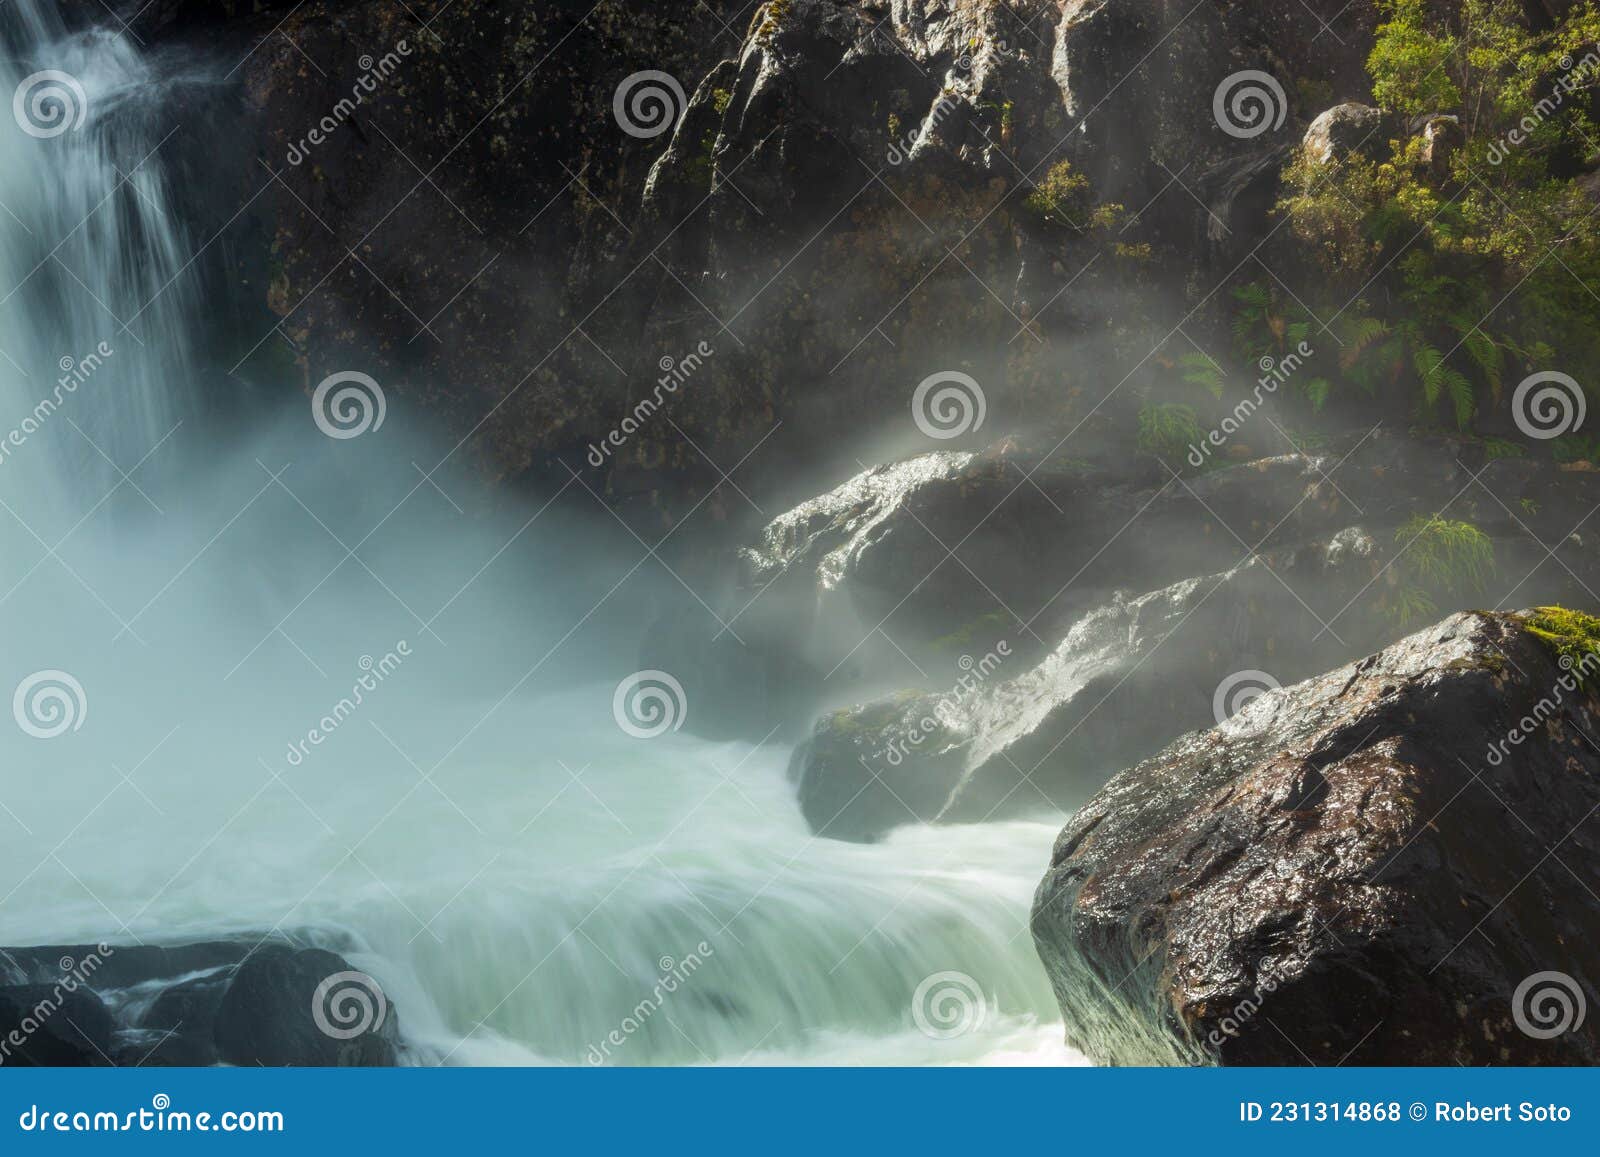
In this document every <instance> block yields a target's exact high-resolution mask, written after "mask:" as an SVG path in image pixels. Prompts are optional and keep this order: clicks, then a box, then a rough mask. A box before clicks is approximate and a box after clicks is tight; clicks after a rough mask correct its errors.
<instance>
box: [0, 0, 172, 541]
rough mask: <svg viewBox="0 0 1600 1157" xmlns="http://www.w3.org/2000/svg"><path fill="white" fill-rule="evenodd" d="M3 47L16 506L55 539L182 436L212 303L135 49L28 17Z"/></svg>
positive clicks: (1, 226)
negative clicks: (168, 175) (167, 169)
mask: <svg viewBox="0 0 1600 1157" xmlns="http://www.w3.org/2000/svg"><path fill="white" fill-rule="evenodd" d="M0 36H3V37H4V44H3V49H0V70H3V76H0V92H4V93H6V94H11V95H12V102H11V110H10V111H11V115H9V116H4V117H0V149H3V150H4V156H3V159H0V382H3V384H0V450H3V452H4V457H3V458H0V488H3V489H0V494H4V493H16V492H17V489H16V488H17V487H18V485H19V479H18V477H17V476H19V475H20V476H22V478H25V479H26V482H25V483H24V484H23V485H25V487H26V490H27V491H28V495H29V505H30V506H31V508H32V509H33V510H34V512H35V514H36V515H38V516H39V518H40V520H41V521H44V522H59V521H60V520H61V519H67V518H69V515H70V519H71V520H75V519H76V517H78V516H79V515H81V513H82V509H83V507H82V505H81V502H80V501H79V500H81V499H83V498H87V500H88V501H89V502H91V503H92V502H94V501H96V500H98V499H99V498H100V497H101V496H102V495H103V494H104V493H105V492H106V490H107V489H108V488H109V487H110V486H111V485H112V484H113V483H114V482H115V481H116V480H118V479H120V478H121V476H122V472H123V471H130V470H132V469H133V467H134V466H135V465H136V464H137V463H139V462H140V461H141V459H143V458H144V457H145V456H146V455H147V454H148V453H149V452H150V451H151V449H152V448H153V447H155V446H156V445H157V444H158V443H159V442H160V441H161V439H162V438H163V437H165V436H166V435H168V433H169V432H170V431H171V430H172V429H173V428H174V427H175V426H176V425H177V423H178V421H179V419H180V417H181V415H182V411H183V401H184V397H185V392H186V390H187V389H188V387H189V384H190V383H191V382H192V380H193V370H192V366H191V359H190V356H189V350H190V349H191V345H192V342H191V335H190V333H189V327H190V326H192V325H194V324H195V321H196V315H197V312H198V309H197V306H198V299H199V295H198V289H197V287H196V285H195V279H194V278H193V277H192V276H185V273H186V263H187V262H188V261H189V259H190V256H189V255H190V253H191V247H190V245H189V243H188V239H187V238H186V237H185V236H184V230H183V229H182V227H181V225H180V222H179V217H178V214H177V213H176V211H175V209H174V206H173V200H172V196H171V191H170V190H169V189H168V187H167V182H166V180H165V178H164V176H163V168H162V161H161V150H162V147H163V145H165V144H168V143H169V141H170V137H171V136H172V134H174V133H175V132H176V131H178V129H179V126H178V125H177V124H176V123H175V122H174V121H173V120H172V118H171V116H170V109H169V108H168V107H167V106H166V104H165V102H164V94H165V90H166V85H165V84H164V83H163V81H162V80H161V78H159V77H158V76H156V75H155V74H154V71H153V69H152V67H151V65H150V64H149V63H148V62H147V61H146V60H144V59H143V58H142V57H141V55H140V52H139V49H138V47H137V45H134V44H132V43H130V41H129V40H128V38H127V37H126V36H125V35H124V34H123V33H121V32H117V31H110V30H107V29H103V28H89V29H84V30H81V31H75V32H68V31H67V30H66V29H65V28H64V27H63V25H62V22H61V18H60V15H59V13H58V12H57V11H56V7H55V5H53V4H51V3H50V0H12V2H11V3H10V4H9V5H7V6H6V8H5V9H4V11H3V12H0ZM47 494H48V495H50V496H51V504H52V505H53V506H54V507H55V509H50V510H48V511H47V509H46V507H45V502H44V496H45V495H47ZM71 520H69V521H67V522H66V526H70V525H71ZM31 521H32V520H30V522H31ZM35 526H36V529H37V530H38V532H39V533H40V534H41V535H42V536H43V537H45V538H47V539H50V540H51V541H54V539H53V538H51V536H50V535H49V534H47V533H45V528H44V526H42V525H38V524H35ZM66 526H62V527H60V529H61V530H62V531H63V532H64V531H65V529H66Z"/></svg>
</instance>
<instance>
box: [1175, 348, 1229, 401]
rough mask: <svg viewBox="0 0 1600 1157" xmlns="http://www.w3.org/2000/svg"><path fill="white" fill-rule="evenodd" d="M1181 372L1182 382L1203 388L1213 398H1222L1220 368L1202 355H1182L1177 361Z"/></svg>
mask: <svg viewBox="0 0 1600 1157" xmlns="http://www.w3.org/2000/svg"><path fill="white" fill-rule="evenodd" d="M1178 366H1179V368H1180V369H1182V370H1183V380H1184V381H1186V382H1188V383H1189V384H1190V385H1194V386H1204V387H1205V388H1206V389H1207V390H1209V391H1210V392H1211V396H1212V397H1214V398H1221V397H1222V388H1223V386H1222V367H1220V366H1219V365H1217V363H1216V362H1214V361H1212V360H1211V359H1210V358H1209V357H1207V356H1206V355H1205V354H1203V353H1190V354H1184V355H1183V356H1182V357H1180V358H1179V359H1178Z"/></svg>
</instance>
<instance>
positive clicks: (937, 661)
mask: <svg viewBox="0 0 1600 1157" xmlns="http://www.w3.org/2000/svg"><path fill="white" fill-rule="evenodd" d="M1266 428H1267V430H1268V431H1269V432H1270V427H1266ZM1285 449H1286V450H1287V449H1288V448H1287V447H1286V448H1285ZM1049 450H1050V447H1049V446H1048V445H1047V446H1045V447H1043V448H1042V449H1041V448H1033V447H1029V446H1027V445H1025V444H1023V443H1021V442H1020V441H1018V440H1016V439H1006V440H1003V441H1001V442H998V443H996V444H994V445H993V446H990V447H988V448H986V449H985V450H983V451H981V452H966V451H935V452H931V453H927V454H923V455H918V456H914V457H912V458H909V459H905V460H902V461H899V462H896V463H892V464H888V465H884V466H878V467H874V468H872V469H870V470H867V471H865V472H864V473H861V474H859V475H857V476H856V477H854V478H851V479H850V480H849V481H847V482H845V483H844V484H842V485H840V486H837V487H835V488H834V489H832V490H830V491H828V492H827V493H824V494H821V495H819V496H818V497H815V498H813V499H810V500H809V501H806V502H802V503H800V504H799V505H797V506H795V507H794V508H793V509H792V510H790V511H788V512H786V513H784V514H782V515H779V516H777V517H776V518H774V519H772V521H771V522H769V523H768V525H767V526H766V527H765V528H763V529H762V531H761V532H760V533H759V534H758V535H757V536H755V538H754V539H753V540H752V541H751V542H750V543H749V545H748V546H746V547H745V548H744V549H743V550H742V551H741V552H740V561H739V566H738V567H737V568H735V567H729V568H727V569H728V570H730V571H735V572H736V573H737V575H738V577H737V579H736V580H735V581H734V582H732V583H731V584H730V589H727V590H724V591H723V592H722V593H721V594H720V595H719V596H718V597H717V598H716V599H715V600H714V602H715V605H716V606H717V615H718V616H719V619H713V618H712V617H711V616H710V615H709V614H707V613H706V611H705V609H704V608H703V607H700V606H697V605H693V604H690V603H688V602H687V601H686V602H685V604H684V605H682V606H674V607H671V608H669V609H668V610H666V611H665V612H664V613H663V614H662V615H661V617H660V620H659V622H658V625H657V628H656V630H655V631H654V632H653V633H652V637H651V638H650V639H649V640H648V641H647V643H646V645H645V646H644V648H643V652H642V654H641V657H640V663H641V666H642V667H643V668H646V669H650V668H661V669H671V670H673V671H674V673H675V674H676V675H677V676H678V677H679V678H680V679H681V680H682V682H683V683H684V686H685V689H686V691H687V693H688V695H689V698H690V700H691V702H693V703H694V704H695V710H694V715H693V717H692V719H691V724H690V725H691V726H692V727H693V728H694V729H695V730H696V731H699V732H701V733H704V734H708V735H713V736H718V737H726V736H736V737H743V738H748V739H751V740H760V739H762V738H764V737H766V736H768V735H769V733H771V732H772V731H773V729H774V728H777V729H778V730H779V731H780V732H781V733H783V734H784V735H787V736H791V737H795V738H800V737H802V736H804V735H805V734H807V733H808V732H809V731H810V730H811V725H812V723H813V722H814V721H815V720H816V719H817V717H818V716H819V714H831V713H833V712H836V711H839V710H843V709H847V708H850V707H851V706H852V705H855V704H864V703H870V702H872V701H873V700H875V699H878V698H880V697H883V696H888V695H895V696H899V695H901V693H903V692H906V691H908V690H916V691H920V692H922V693H925V694H930V695H942V694H944V693H947V692H948V691H949V690H950V689H951V687H952V686H954V685H955V684H956V683H957V681H958V680H959V679H960V678H961V672H960V671H959V669H958V668H957V664H958V663H959V662H960V660H961V658H962V657H963V656H966V657H969V658H971V659H974V660H976V659H978V658H979V657H981V656H983V655H985V654H987V653H988V652H990V651H991V650H992V649H993V648H994V647H995V646H996V644H997V643H999V642H1001V641H1005V642H1007V643H1008V644H1009V646H1010V650H1011V655H1012V657H1011V658H1009V659H1008V661H1007V663H1006V665H1005V668H1006V669H1005V671H1004V673H1003V677H1004V678H1005V679H1011V678H1014V677H1015V675H1016V673H1018V672H1021V671H1025V670H1029V669H1031V668H1032V667H1034V666H1036V665H1037V664H1039V663H1041V662H1043V661H1044V660H1045V657H1046V656H1048V655H1050V654H1051V653H1052V652H1055V651H1056V650H1058V648H1059V647H1060V646H1061V644H1062V642H1063V640H1065V639H1066V638H1067V635H1068V633H1069V631H1071V630H1072V629H1073V628H1074V626H1075V624H1077V623H1079V622H1080V620H1082V619H1083V618H1084V616H1085V615H1087V614H1089V613H1090V612H1091V611H1094V610H1096V609H1099V608H1105V607H1109V606H1112V605H1115V604H1117V603H1118V602H1121V603H1123V604H1127V603H1132V602H1134V601H1135V600H1137V599H1139V598H1140V597H1141V596H1145V595H1154V594H1156V593H1158V592H1160V591H1162V590H1163V589H1164V588H1166V587H1168V586H1171V585H1172V584H1175V583H1183V582H1186V581H1194V580H1202V579H1204V578H1206V577H1207V576H1217V575H1223V574H1226V573H1228V572H1231V571H1234V570H1235V569H1236V568H1238V567H1239V566H1240V564H1241V563H1243V562H1245V561H1246V560H1247V559H1248V558H1249V556H1250V554H1251V552H1252V550H1254V551H1257V552H1260V553H1265V554H1275V555H1276V556H1277V557H1278V559H1279V561H1280V562H1281V561H1284V560H1287V559H1288V558H1290V557H1291V555H1293V554H1294V553H1295V552H1301V557H1302V566H1303V565H1304V563H1303V560H1304V559H1306V558H1310V557H1311V555H1312V554H1314V553H1315V552H1317V551H1321V550H1323V549H1324V548H1326V547H1327V546H1328V544H1330V543H1331V542H1332V541H1333V540H1334V539H1335V536H1337V535H1339V534H1340V533H1341V532H1343V531H1345V530H1347V529H1350V528H1352V527H1360V528H1361V529H1362V530H1363V531H1364V532H1365V533H1366V535H1367V536H1368V537H1369V538H1370V539H1371V540H1372V541H1373V543H1374V550H1375V553H1374V555H1373V557H1374V558H1375V559H1376V560H1377V562H1376V564H1375V567H1374V569H1377V570H1381V571H1382V574H1381V577H1380V578H1379V581H1377V582H1375V583H1373V584H1372V586H1371V587H1369V588H1366V589H1357V590H1349V591H1347V592H1345V593H1344V594H1343V596H1342V597H1339V598H1337V600H1334V599H1333V597H1332V596H1333V594H1335V593H1337V592H1336V589H1335V588H1337V587H1338V584H1337V583H1333V584H1331V585H1330V584H1329V583H1326V582H1324V581H1322V580H1321V579H1320V578H1319V579H1317V580H1313V581H1312V583H1311V585H1310V586H1309V587H1306V586H1305V582H1304V580H1301V581H1300V583H1299V586H1297V587H1296V590H1297V593H1299V594H1300V596H1301V598H1303V599H1305V600H1307V603H1308V604H1317V603H1318V600H1319V599H1322V600H1327V601H1326V604H1325V605H1321V606H1319V608H1318V610H1317V614H1319V615H1321V616H1322V617H1323V618H1324V620H1326V619H1329V618H1332V616H1333V615H1334V614H1335V613H1336V612H1338V611H1340V610H1341V609H1342V608H1344V607H1345V604H1346V602H1347V601H1348V600H1349V599H1351V598H1352V597H1355V596H1356V595H1357V594H1359V595H1360V598H1359V600H1358V602H1357V603H1356V605H1354V606H1352V607H1350V608H1349V610H1348V611H1346V612H1345V614H1344V617H1342V618H1341V619H1340V620H1339V622H1338V623H1336V624H1335V632H1334V633H1335V634H1336V635H1337V636H1339V637H1340V638H1344V637H1345V636H1346V635H1351V636H1355V638H1353V639H1351V640H1350V649H1348V650H1346V651H1344V652H1342V653H1337V654H1329V653H1327V652H1325V651H1317V652H1315V653H1312V654H1307V655H1304V656H1303V659H1304V662H1305V665H1303V666H1296V665H1295V662H1294V660H1293V659H1291V660H1290V661H1289V662H1287V663H1286V664H1285V668H1286V669H1285V670H1283V671H1281V672H1279V674H1280V676H1281V677H1284V678H1287V677H1290V676H1291V675H1296V676H1299V675H1308V674H1311V673H1312V672H1314V671H1316V670H1321V669H1323V668H1324V667H1325V666H1327V665H1329V664H1331V663H1336V662H1340V661H1344V660H1347V659H1351V658H1354V657H1356V656H1357V655H1359V654H1362V653H1365V651H1366V650H1368V649H1371V647H1372V646H1376V645H1377V644H1378V643H1379V642H1381V641H1383V640H1382V639H1373V640H1371V642H1370V644H1368V643H1362V642H1358V641H1356V640H1357V639H1359V638H1360V637H1361V636H1362V633H1363V632H1362V629H1361V628H1362V625H1363V624H1370V623H1371V622H1372V621H1373V619H1374V618H1375V617H1376V616H1382V615H1383V614H1384V613H1385V610H1386V607H1387V605H1388V600H1389V599H1391V598H1392V595H1393V590H1394V587H1395V584H1396V582H1397V580H1398V579H1399V577H1400V572H1399V571H1398V570H1397V569H1395V568H1387V569H1384V568H1383V565H1382V564H1383V563H1384V562H1386V561H1387V560H1388V559H1389V558H1390V557H1392V556H1393V554H1394V552H1395V551H1396V549H1397V546H1398V545H1403V544H1399V543H1397V540H1396V534H1397V533H1398V528H1399V527H1400V526H1401V525H1402V524H1404V523H1405V522H1406V521H1407V520H1408V519H1410V518H1411V517H1413V516H1414V515H1429V514H1433V513H1435V512H1440V511H1442V512H1443V514H1444V516H1445V517H1447V518H1461V519H1468V520H1470V521H1472V522H1473V523H1474V524H1475V525H1477V526H1479V527H1480V528H1481V529H1482V530H1483V531H1484V533H1485V534H1487V535H1488V536H1489V537H1490V538H1491V539H1493V540H1494V542H1495V545H1496V553H1497V556H1498V558H1499V563H1500V565H1499V575H1500V580H1499V581H1500V585H1499V587H1497V588H1494V589H1493V591H1492V593H1493V597H1490V598H1488V600H1487V602H1488V604H1489V605H1494V604H1495V603H1497V602H1499V601H1500V599H1501V597H1502V595H1503V596H1504V597H1505V601H1506V602H1507V603H1512V604H1514V605H1520V604H1523V603H1527V602H1531V601H1539V602H1565V603H1570V604H1572V605H1580V604H1583V603H1586V602H1589V601H1592V599H1591V598H1590V596H1589V595H1588V594H1587V593H1586V591H1585V590H1584V584H1585V583H1587V584H1588V585H1589V586H1590V587H1594V588H1596V589H1600V539H1597V538H1596V537H1595V535H1593V534H1587V533H1586V532H1587V529H1588V528H1587V526H1586V518H1587V516H1588V515H1589V514H1590V512H1591V511H1592V510H1593V509H1594V507H1595V506H1596V504H1597V503H1600V476H1596V475H1593V474H1584V473H1572V472H1567V471H1561V470H1558V469H1557V468H1556V467H1555V466H1554V465H1553V464H1550V463H1547V462H1544V463H1541V462H1537V461H1534V460H1532V459H1510V458H1501V459H1496V460H1493V461H1487V460H1486V459H1485V457H1484V451H1483V449H1482V447H1481V446H1479V445H1476V444H1473V443H1470V442H1465V441H1458V440H1454V439H1448V438H1434V439H1426V440H1419V439H1414V438H1410V437H1406V436H1403V435H1401V434H1398V433H1395V432H1391V431H1389V430H1386V429H1373V430H1366V431H1362V432H1360V433H1356V434H1351V435H1349V436H1347V437H1342V438H1336V439H1333V440H1332V441H1331V442H1330V443H1329V444H1328V445H1327V446H1326V447H1324V448H1322V449H1318V450H1316V451H1314V452H1285V453H1281V454H1277V455H1275V456H1264V457H1254V458H1252V460H1249V461H1244V462H1241V463H1239V464H1237V465H1232V466H1228V467H1225V468H1223V469H1217V470H1213V471H1210V472H1208V473H1205V474H1202V475H1200V476H1197V477H1187V478H1179V477H1177V476H1175V475H1174V474H1172V473H1171V472H1170V471H1168V470H1166V469H1164V468H1163V467H1162V466H1161V465H1160V464H1159V463H1157V462H1156V461H1155V460H1154V459H1150V458H1138V457H1131V456H1128V455H1125V454H1122V455H1119V454H1116V453H1106V454H1103V455H1102V456H1101V457H1100V458H1097V459H1080V458H1076V457H1071V458H1069V457H1066V456H1063V455H1060V454H1056V455H1052V454H1051V453H1049ZM1246 453H1249V454H1252V455H1254V454H1257V453H1258V451H1254V450H1248V449H1247V450H1246ZM1306 552H1309V553H1306ZM1313 570H1315V571H1316V572H1317V573H1319V574H1320V573H1321V568H1320V567H1314V568H1313ZM1301 573H1302V574H1304V573H1305V571H1304V570H1303V569H1302V571H1301ZM1371 577H1372V575H1371V574H1370V573H1368V574H1366V575H1365V576H1363V579H1362V582H1363V584H1364V583H1365V582H1366V579H1368V578H1371ZM1513 584H1519V585H1516V586H1514V585H1513ZM1267 585H1268V586H1270V587H1276V588H1277V589H1278V592H1279V594H1280V595H1282V596H1284V597H1285V598H1288V597H1289V596H1288V595H1287V593H1286V592H1285V591H1284V590H1283V587H1282V585H1281V584H1278V583H1276V582H1275V581H1271V582H1269V583H1268V584H1267ZM1291 585H1295V584H1291ZM1301 587H1304V588H1305V589H1303V590H1301V589H1300V588H1301ZM708 589H709V588H708ZM1290 601H1291V602H1293V600H1292V599H1291V600H1290ZM1441 605H1445V604H1441ZM1454 605H1457V606H1459V605H1462V604H1461V603H1456V604H1454ZM1289 610H1290V611H1291V612H1292V614H1291V615H1290V616H1289V619H1290V621H1292V622H1295V623H1299V624H1301V625H1308V626H1309V627H1310V628H1311V629H1310V630H1309V631H1306V632H1303V633H1305V634H1306V635H1308V636H1309V635H1312V634H1319V633H1321V628H1320V624H1318V623H1317V622H1316V621H1315V620H1314V619H1313V618H1312V617H1310V616H1309V615H1308V614H1307V613H1306V610H1305V608H1304V607H1303V606H1301V605H1300V604H1299V603H1298V602H1294V604H1293V605H1292V606H1290V608H1289ZM1242 614H1244V616H1245V617H1246V618H1248V615H1249V612H1242ZM719 620H720V621H719ZM724 624H727V625H728V627H729V628H731V629H725V628H724ZM1237 634H1238V632H1237V631H1230V632H1229V633H1228V636H1227V637H1229V638H1232V637H1234V636H1235V635H1237ZM1390 637H1392V636H1390ZM1174 649H1176V648H1174ZM1206 650H1208V651H1212V652H1214V656H1213V657H1214V659H1215V662H1216V663H1217V664H1218V670H1217V671H1216V673H1215V674H1214V675H1213V677H1212V680H1211V681H1212V684H1213V685H1214V684H1215V682H1216V680H1217V679H1219V678H1221V677H1222V676H1224V675H1226V674H1228V673H1229V672H1230V671H1232V670H1234V669H1235V668H1233V667H1227V666H1225V664H1226V663H1227V661H1228V659H1227V656H1228V655H1231V654H1236V653H1239V648H1234V647H1229V646H1217V647H1207V648H1206ZM1291 650H1292V648H1291ZM690 657H692V659H693V661H690ZM1268 660H1269V661H1264V662H1263V664H1262V665H1263V666H1264V667H1266V669H1268V670H1273V669H1275V667H1276V663H1275V662H1274V661H1270V652H1269V653H1268ZM1290 668H1293V669H1290ZM878 714H879V715H880V716H881V714H882V713H881V712H879V713H878ZM1201 721H1202V720H1201V718H1199V717H1196V716H1194V715H1192V713H1191V714H1190V715H1189V717H1188V718H1187V720H1186V722H1185V724H1184V726H1197V725H1198V724H1199V723H1200V722H1201ZM1182 729H1183V728H1182V727H1180V726H1176V725H1174V726H1172V727H1170V729H1168V730H1166V731H1164V732H1162V733H1161V734H1159V735H1157V736H1155V737H1154V742H1153V744H1152V746H1150V747H1147V748H1145V749H1143V750H1142V751H1139V752H1137V753H1124V754H1128V755H1131V756H1132V758H1139V757H1142V756H1143V755H1146V754H1149V753H1150V752H1151V751H1153V750H1155V748H1156V746H1159V744H1160V743H1161V742H1164V741H1165V740H1167V739H1171V738H1173V737H1174V736H1176V735H1177V734H1179V733H1180V732H1181V730H1182ZM865 730H868V731H870V730H872V729H871V728H866V729H865ZM1118 766H1124V765H1123V764H1116V765H1113V767H1112V768H1109V769H1108V770H1114V769H1115V767H1118ZM896 810H897V811H900V812H901V814H903V810H902V809H899V808H898V806H897V807H896Z"/></svg>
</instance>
